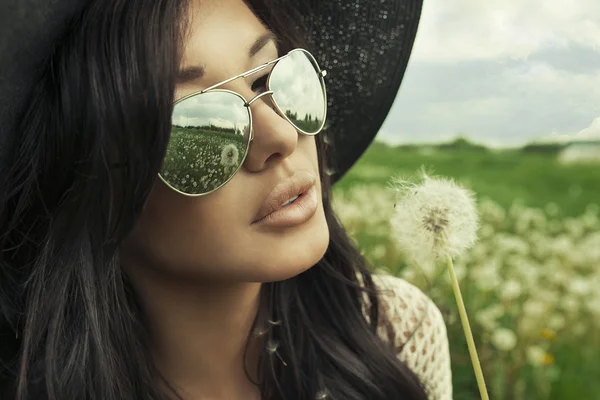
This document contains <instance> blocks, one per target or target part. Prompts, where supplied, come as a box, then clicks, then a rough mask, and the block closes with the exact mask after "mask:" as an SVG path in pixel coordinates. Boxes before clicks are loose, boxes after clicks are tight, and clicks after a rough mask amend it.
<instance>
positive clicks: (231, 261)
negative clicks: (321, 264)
mask: <svg viewBox="0 0 600 400" xmlns="http://www.w3.org/2000/svg"><path fill="white" fill-rule="evenodd" d="M190 18H191V21H190V29H191V32H190V34H189V35H188V36H187V39H186V43H185V52H184V57H183V61H182V65H181V69H183V68H187V67H190V66H194V65H202V66H203V68H204V74H203V75H202V76H201V77H199V78H198V79H195V80H193V81H190V82H185V83H183V82H180V83H179V84H178V86H177V89H176V93H175V98H176V100H177V99H179V98H181V97H183V96H186V95H188V94H191V93H194V92H197V91H199V90H202V89H203V88H206V87H208V86H210V85H213V84H215V83H218V82H221V81H223V80H225V79H227V78H230V77H232V76H235V75H238V74H240V73H242V72H245V71H247V70H249V69H252V68H254V67H256V66H258V65H260V64H263V63H265V62H267V61H270V60H273V59H275V58H277V57H278V53H277V48H276V45H275V43H274V42H273V41H272V40H270V41H268V42H267V43H266V44H265V45H264V46H263V47H262V48H261V49H260V50H259V51H258V52H257V53H256V54H255V55H254V56H250V55H249V50H250V48H251V47H252V45H253V44H254V43H255V42H256V41H257V39H258V38H260V37H262V36H264V35H265V34H267V33H268V32H269V31H268V30H267V28H265V26H264V25H263V24H262V22H261V21H260V20H259V19H258V18H257V17H256V16H255V15H254V14H253V12H252V10H251V9H250V8H249V7H248V6H247V5H246V3H245V2H244V1H242V0H202V1H200V0H192V5H191V14H190ZM263 74H264V73H258V74H255V75H251V76H248V77H246V78H239V79H236V80H234V81H232V82H230V83H229V84H227V85H225V86H224V87H223V88H224V89H230V90H233V91H235V92H237V93H239V94H241V95H242V96H243V97H244V98H245V99H246V100H249V99H251V98H253V97H254V96H255V95H256V94H257V92H258V91H260V90H261V89H262V88H256V87H255V88H254V89H255V91H253V88H252V85H253V83H254V82H255V81H256V80H257V79H259V78H261V76H262V75H263ZM263 82H264V80H263ZM268 101H269V98H268V96H267V97H263V98H261V99H259V100H257V101H256V102H254V103H252V105H251V107H250V109H251V112H252V122H253V129H254V139H253V141H252V142H251V145H250V150H249V153H248V156H247V158H246V160H245V163H244V165H243V166H242V168H241V169H240V170H239V171H238V173H237V174H236V175H235V176H234V177H233V178H232V179H231V180H230V181H229V182H228V183H227V184H226V185H225V186H223V187H222V188H220V189H218V190H217V191H215V192H213V193H211V194H209V195H206V196H200V197H186V196H183V195H181V194H178V193H176V192H175V191H173V190H172V189H170V188H168V187H167V186H166V185H165V184H164V183H163V182H162V181H160V180H159V179H157V181H156V184H155V186H154V188H153V190H152V192H151V194H150V196H149V199H148V201H147V204H146V207H145V209H144V211H143V214H142V215H141V218H140V219H139V221H138V223H137V225H136V227H135V229H134V230H133V231H132V233H131V234H130V236H129V237H128V238H127V240H126V241H125V243H124V244H123V254H125V255H126V258H125V259H124V260H127V261H126V262H133V263H135V264H136V265H137V266H143V267H148V268H153V269H154V270H156V271H160V272H161V273H166V274H168V275H170V276H172V277H177V276H180V277H182V278H185V279H218V280H235V281H253V282H269V281H276V280H283V279H287V278H290V277H293V276H295V275H297V274H299V273H301V272H303V271H304V270H306V269H308V268H310V267H311V266H312V265H314V264H315V263H316V262H317V261H319V260H320V259H321V257H322V256H323V254H324V253H325V250H326V248H327V245H328V242H329V231H328V227H327V223H326V220H325V215H324V212H323V204H322V198H321V183H320V180H319V166H318V161H317V150H316V145H315V138H314V137H313V136H306V135H302V134H298V132H297V131H296V130H295V129H294V127H293V126H292V125H291V124H290V123H289V122H287V120H285V119H284V118H282V117H281V116H280V115H278V114H277V113H276V112H275V111H274V110H273V109H272V108H271V107H270V106H269V103H268ZM297 171H303V172H308V173H310V174H312V175H314V177H315V178H316V186H315V189H316V192H317V196H316V197H317V199H318V201H317V208H316V212H315V213H314V214H313V215H312V216H311V217H310V218H309V219H308V220H306V221H305V222H303V223H301V224H299V225H294V226H289V227H284V228H277V227H272V226H267V225H263V224H253V221H254V220H255V217H256V216H257V213H258V212H259V210H260V208H261V207H262V206H263V203H264V202H265V200H266V198H267V196H268V195H269V194H270V192H271V191H272V190H273V188H274V187H275V186H276V185H277V184H278V183H279V182H281V181H282V180H284V179H286V178H287V177H289V176H291V175H292V174H294V173H295V172H297Z"/></svg>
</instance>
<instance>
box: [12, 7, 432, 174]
mask: <svg viewBox="0 0 600 400" xmlns="http://www.w3.org/2000/svg"><path fill="white" fill-rule="evenodd" d="M282 1H285V0H282ZM88 3H89V0H52V1H48V0H2V4H1V5H0V7H1V8H0V63H1V66H0V171H1V170H3V169H4V168H5V167H6V159H7V153H8V152H9V151H10V149H11V144H12V142H13V139H14V137H15V136H16V135H17V132H16V131H15V130H16V127H17V125H18V122H19V118H20V117H21V114H22V112H23V110H24V108H25V105H26V104H27V102H28V101H29V97H30V96H31V92H32V89H33V87H34V85H35V84H36V82H37V80H38V79H39V77H40V74H41V72H42V71H40V69H41V68H43V66H44V64H45V61H46V60H47V59H48V57H49V56H50V55H51V54H52V51H53V49H54V46H55V44H56V41H57V40H58V38H59V37H61V36H62V35H63V34H64V30H65V29H67V26H68V22H69V21H70V20H71V19H72V18H74V17H76V16H77V15H79V14H80V13H81V11H82V10H83V9H84V8H85V7H86V5H87V4H88ZM291 3H293V4H301V6H299V7H297V12H299V13H301V14H302V16H303V20H304V22H305V25H306V26H308V27H310V28H309V29H310V32H307V34H308V41H309V44H310V45H311V51H312V52H313V53H314V55H315V57H316V58H317V61H318V62H319V64H320V66H321V68H323V69H326V70H327V72H328V74H327V81H326V83H327V95H328V103H329V104H328V111H327V112H328V126H329V132H330V134H331V137H332V139H333V143H332V148H333V152H334V153H333V154H334V161H335V162H334V165H333V171H332V181H333V182H335V181H337V180H339V178H340V177H341V176H342V175H343V174H344V173H345V172H346V171H347V170H348V169H349V168H350V167H351V166H352V165H353V164H354V163H355V162H356V160H358V158H359V157H360V156H361V155H362V154H363V152H364V151H365V150H366V148H367V147H368V146H369V144H370V143H371V142H372V141H373V138H374V137H375V135H376V134H377V132H378V130H379V128H380V127H381V124H382V123H383V121H384V119H385V117H386V115H387V113H388V111H389V109H390V107H391V105H392V102H393V101H394V98H395V96H396V93H397V92H398V88H399V87H400V82H401V81H402V77H403V76H404V71H405V70H406V66H407V64H408V59H409V56H410V53H411V50H412V46H413V42H414V39H415V35H416V32H417V25H418V22H419V18H420V14H421V8H422V3H423V2H422V0H304V1H301V2H298V1H292V2H291ZM287 4H290V2H288V3H287Z"/></svg>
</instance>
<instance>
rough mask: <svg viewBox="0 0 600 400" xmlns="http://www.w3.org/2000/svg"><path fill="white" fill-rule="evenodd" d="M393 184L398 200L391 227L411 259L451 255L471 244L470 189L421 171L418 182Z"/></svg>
mask: <svg viewBox="0 0 600 400" xmlns="http://www.w3.org/2000/svg"><path fill="white" fill-rule="evenodd" d="M393 185H394V189H395V190H396V191H397V194H398V195H399V196H400V199H399V200H398V201H397V203H396V206H395V215H394V216H393V217H392V226H393V228H394V231H395V232H394V233H395V237H396V240H397V241H398V243H399V244H400V247H401V248H403V249H404V250H405V251H406V253H407V255H409V256H411V258H413V261H415V262H417V263H422V262H426V261H428V260H429V259H430V258H431V257H432V256H433V257H435V259H445V258H446V257H451V258H455V257H457V256H459V255H460V254H462V253H463V252H464V251H465V250H467V249H468V248H470V247H472V246H473V245H474V244H475V241H476V239H477V227H478V217H477V212H476V208H475V202H474V197H473V194H472V193H471V192H470V191H468V190H466V189H463V188H461V187H459V186H458V185H457V184H455V183H454V182H453V181H451V180H443V179H438V178H431V177H429V176H427V175H425V174H424V177H423V183H422V184H420V185H414V184H411V183H409V182H407V181H402V180H399V179H398V180H395V182H394V183H393Z"/></svg>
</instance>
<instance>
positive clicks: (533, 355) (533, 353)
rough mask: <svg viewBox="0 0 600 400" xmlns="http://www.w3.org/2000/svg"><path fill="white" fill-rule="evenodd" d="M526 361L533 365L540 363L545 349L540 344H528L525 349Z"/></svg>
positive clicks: (544, 354)
mask: <svg viewBox="0 0 600 400" xmlns="http://www.w3.org/2000/svg"><path fill="white" fill-rule="evenodd" d="M525 354H526V356H527V361H528V362H529V363H530V364H531V365H534V366H539V365H542V362H543V360H544V357H545V356H546V351H545V350H544V349H543V348H541V347H540V346H535V345H534V346H528V347H527V349H526V350H525Z"/></svg>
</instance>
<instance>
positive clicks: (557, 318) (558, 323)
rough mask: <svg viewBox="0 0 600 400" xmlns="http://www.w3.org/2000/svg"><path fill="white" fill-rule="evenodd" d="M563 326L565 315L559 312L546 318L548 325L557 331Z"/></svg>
mask: <svg viewBox="0 0 600 400" xmlns="http://www.w3.org/2000/svg"><path fill="white" fill-rule="evenodd" d="M564 326H565V317H563V316H562V315H561V314H553V315H552V316H551V317H550V319H549V320H548V327H549V328H551V329H554V330H555V331H558V330H560V329H562V328H564Z"/></svg>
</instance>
